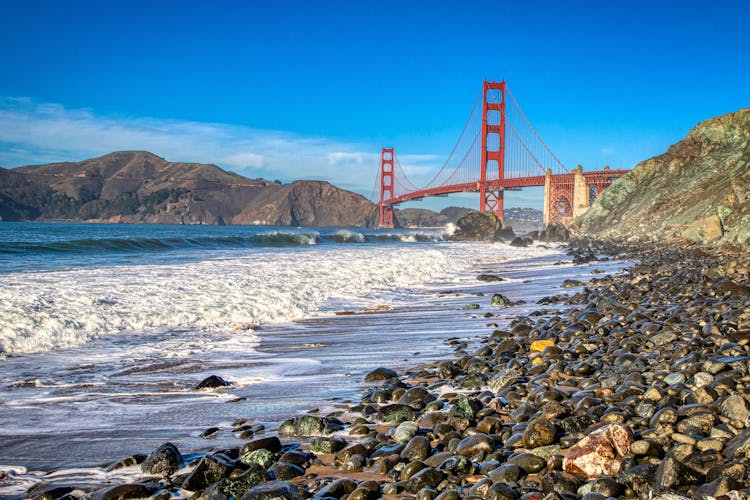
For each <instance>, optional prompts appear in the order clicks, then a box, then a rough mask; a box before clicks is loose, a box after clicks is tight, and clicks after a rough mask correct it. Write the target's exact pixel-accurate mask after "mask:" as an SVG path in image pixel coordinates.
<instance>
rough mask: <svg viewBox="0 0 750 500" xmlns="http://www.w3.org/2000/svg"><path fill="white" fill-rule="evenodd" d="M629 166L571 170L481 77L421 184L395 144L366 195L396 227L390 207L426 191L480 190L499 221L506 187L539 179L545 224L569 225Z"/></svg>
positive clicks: (498, 85)
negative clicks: (449, 142) (462, 118)
mask: <svg viewBox="0 0 750 500" xmlns="http://www.w3.org/2000/svg"><path fill="white" fill-rule="evenodd" d="M626 172H628V170H611V169H609V167H605V168H604V169H603V170H597V171H585V172H584V171H583V168H582V167H580V166H579V167H577V168H576V169H574V170H572V171H571V170H568V169H567V168H566V167H565V166H564V165H563V164H562V162H561V161H560V160H559V159H558V158H557V157H556V156H555V155H554V153H552V151H551V150H550V149H549V148H548V147H547V145H546V144H545V143H544V141H542V139H541V137H539V134H537V132H536V130H534V127H533V126H532V125H531V122H529V120H528V119H527V118H526V116H525V115H524V113H523V111H522V110H521V107H520V106H519V105H518V102H517V101H516V100H515V98H514V97H513V94H512V93H511V92H510V89H509V88H508V85H507V84H506V83H505V81H504V80H503V81H501V82H489V81H487V80H485V81H484V83H483V85H482V91H481V93H480V94H479V96H477V98H476V100H475V101H474V106H473V108H472V110H471V113H470V114H469V118H468V120H466V124H465V125H464V128H463V130H462V132H461V134H460V136H459V138H458V140H457V141H456V144H455V146H454V147H453V150H452V151H451V153H450V155H448V158H447V159H446V160H445V162H444V163H443V165H442V167H441V168H440V169H439V170H438V172H437V173H436V174H435V176H434V177H433V178H432V180H430V181H429V182H428V183H427V184H426V185H424V186H422V187H417V186H415V185H414V184H413V183H412V181H411V180H409V178H408V177H407V176H406V173H405V172H404V169H403V168H402V167H401V164H400V163H399V161H398V157H397V156H396V152H395V149H394V148H383V149H382V151H381V154H380V168H379V169H378V174H377V177H376V179H375V187H374V189H373V194H372V196H371V200H372V201H373V202H375V203H377V204H378V208H379V225H380V227H393V222H394V218H393V215H394V207H395V206H396V205H398V204H399V203H404V202H407V201H414V200H420V199H422V198H424V197H427V196H445V195H448V194H451V193H462V192H478V193H479V210H480V211H481V212H489V213H493V214H495V215H496V216H497V217H498V218H499V219H500V220H501V221H502V220H503V202H504V192H505V191H514V190H519V189H521V188H524V187H532V186H544V224H545V225H546V224H549V223H550V222H560V223H562V224H564V225H566V226H567V225H569V224H570V223H571V222H572V221H573V219H574V218H575V217H577V216H579V215H580V214H582V213H583V212H585V211H586V209H588V207H589V206H590V205H591V202H592V201H593V200H594V199H595V198H596V197H597V196H599V195H600V194H601V192H602V191H603V190H604V189H606V188H607V187H608V186H609V185H610V184H611V183H612V182H614V180H615V179H617V178H618V177H620V176H621V175H623V174H625V173H626Z"/></svg>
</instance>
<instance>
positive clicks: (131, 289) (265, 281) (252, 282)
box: [0, 233, 544, 353]
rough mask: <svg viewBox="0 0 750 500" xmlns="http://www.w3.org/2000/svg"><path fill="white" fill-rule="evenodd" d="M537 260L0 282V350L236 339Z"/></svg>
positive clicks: (278, 266)
mask: <svg viewBox="0 0 750 500" xmlns="http://www.w3.org/2000/svg"><path fill="white" fill-rule="evenodd" d="M417 234H418V233H414V236H415V238H416V237H417ZM297 236H300V234H299V233H298V234H297ZM385 236H386V237H387V235H385ZM265 237H266V238H269V237H271V238H281V239H283V238H286V236H269V235H265ZM306 237H307V238H310V239H309V240H308V241H312V236H310V235H309V234H308V235H307V236H306ZM334 237H338V238H345V239H346V240H348V241H357V240H361V238H360V237H358V236H356V235H354V234H352V235H345V234H338V235H334ZM367 237H369V235H367V234H365V235H364V238H365V239H366V238H367ZM316 238H317V237H316ZM300 241H304V239H301V240H300ZM309 244H310V243H308V245H309ZM539 252H542V253H543V252H544V250H535V249H526V248H524V249H516V248H513V247H509V246H507V245H501V246H499V245H482V244H477V245H465V244H450V243H446V244H441V245H405V246H404V245H361V244H359V245H355V244H345V245H329V246H323V245H313V246H311V247H310V248H308V249H305V251H304V252H303V251H301V249H299V250H292V251H289V252H278V251H275V250H273V249H258V250H257V251H253V252H243V253H242V254H241V255H239V256H234V257H231V258H226V257H225V258H221V259H210V260H204V261H200V262H189V263H181V264H172V265H164V264H161V265H144V266H108V267H93V268H85V269H75V270H65V271H48V272H39V273H7V274H0V352H2V351H5V352H7V353H20V352H37V351H45V350H51V349H59V348H65V347H72V346H76V345H80V344H82V343H86V342H89V341H91V340H94V339H97V338H99V337H102V336H104V335H110V334H116V333H122V332H144V331H157V330H162V329H167V330H170V331H176V330H180V329H185V330H189V331H200V330H204V331H221V332H233V331H235V329H236V328H237V326H238V325H248V324H253V325H258V324H263V323H269V322H281V321H290V320H294V319H297V318H301V317H303V316H305V315H307V314H309V313H311V312H316V311H319V310H320V309H321V308H322V307H323V306H324V305H325V304H326V303H330V301H331V300H335V299H337V298H341V299H342V300H344V301H347V300H351V299H352V298H363V299H362V300H371V301H374V302H373V303H372V304H369V305H372V306H374V305H377V304H379V303H380V302H378V301H380V300H382V299H379V298H378V297H379V296H382V293H390V292H393V291H398V290H413V289H415V288H420V287H423V286H424V285H425V284H426V283H430V282H435V281H440V280H443V279H448V278H450V277H452V276H455V275H456V273H458V272H460V271H461V270H463V269H466V268H467V266H469V265H471V262H473V261H475V260H476V259H478V258H482V257H490V256H491V257H493V258H495V259H498V260H503V259H507V258H513V257H516V258H517V257H522V256H530V255H532V254H534V253H539ZM364 298H367V299H364ZM366 305H368V304H365V306H366Z"/></svg>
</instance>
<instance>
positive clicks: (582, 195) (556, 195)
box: [542, 165, 626, 226]
mask: <svg viewBox="0 0 750 500" xmlns="http://www.w3.org/2000/svg"><path fill="white" fill-rule="evenodd" d="M625 172H626V171H624V170H617V171H612V170H610V168H609V167H604V169H603V170H599V171H595V172H584V171H583V167H582V166H581V165H578V167H577V168H576V169H575V170H573V171H572V172H571V173H569V174H557V175H553V174H552V170H551V169H547V171H546V172H545V175H544V215H543V219H542V220H543V222H544V225H545V226H546V225H547V224H549V223H551V222H560V223H561V224H563V225H565V226H569V225H570V224H571V223H572V222H573V220H574V219H575V218H576V217H580V216H581V215H583V214H584V213H585V212H586V210H588V209H589V208H590V207H591V201H592V200H593V199H596V198H598V197H599V195H600V194H601V193H602V191H604V190H605V189H606V188H607V187H608V186H609V185H610V184H612V182H613V181H614V180H615V179H616V178H617V177H619V176H621V175H622V174H624V173H625Z"/></svg>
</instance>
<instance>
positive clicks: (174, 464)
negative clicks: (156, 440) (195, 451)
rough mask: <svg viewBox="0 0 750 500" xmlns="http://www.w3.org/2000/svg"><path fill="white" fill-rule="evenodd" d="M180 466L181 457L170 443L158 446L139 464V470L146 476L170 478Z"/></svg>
mask: <svg viewBox="0 0 750 500" xmlns="http://www.w3.org/2000/svg"><path fill="white" fill-rule="evenodd" d="M181 465H182V455H181V454H180V451H179V450H178V449H177V447H176V446H175V445H173V444H172V443H164V444H163V445H161V446H159V447H158V448H157V449H156V450H155V451H154V452H153V453H151V455H149V456H148V458H147V459H146V460H145V461H144V462H143V463H142V464H141V470H142V471H143V472H145V473H146V474H154V475H159V476H171V475H172V474H174V473H175V472H177V469H179V468H180V466H181Z"/></svg>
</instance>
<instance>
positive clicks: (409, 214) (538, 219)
mask: <svg viewBox="0 0 750 500" xmlns="http://www.w3.org/2000/svg"><path fill="white" fill-rule="evenodd" d="M471 211H472V210H471V209H470V208H464V207H447V208H444V209H442V210H441V211H440V212H435V211H433V210H428V209H426V208H404V209H403V210H397V211H396V222H397V223H398V225H399V226H401V227H439V226H445V225H446V224H448V223H449V222H452V223H453V224H455V223H456V222H457V221H458V219H460V218H461V217H463V216H464V215H466V214H467V213H469V212H471ZM503 215H504V217H505V224H506V225H510V226H512V227H513V229H514V230H515V231H518V232H521V233H526V232H529V231H537V230H539V229H542V212H541V210H535V209H533V208H506V209H505V210H503Z"/></svg>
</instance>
